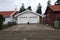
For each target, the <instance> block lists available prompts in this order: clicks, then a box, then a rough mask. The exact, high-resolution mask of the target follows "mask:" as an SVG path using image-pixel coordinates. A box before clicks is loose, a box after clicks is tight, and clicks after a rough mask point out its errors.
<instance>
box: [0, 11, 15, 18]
mask: <svg viewBox="0 0 60 40" xmlns="http://www.w3.org/2000/svg"><path fill="white" fill-rule="evenodd" d="M13 12H14V11H0V14H2V15H3V16H4V17H7V16H10V15H11V14H12V13H13Z"/></svg>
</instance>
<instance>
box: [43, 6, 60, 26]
mask: <svg viewBox="0 0 60 40" xmlns="http://www.w3.org/2000/svg"><path fill="white" fill-rule="evenodd" d="M44 15H45V17H43V23H45V24H49V25H53V24H54V21H60V5H50V6H48V7H47V9H46V12H45V14H44Z"/></svg>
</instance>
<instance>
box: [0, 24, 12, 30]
mask: <svg viewBox="0 0 60 40" xmlns="http://www.w3.org/2000/svg"><path fill="white" fill-rule="evenodd" d="M12 26H13V25H3V26H2V28H1V30H3V29H5V28H9V27H12Z"/></svg>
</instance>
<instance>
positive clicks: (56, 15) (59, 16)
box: [55, 13, 60, 21]
mask: <svg viewBox="0 0 60 40" xmlns="http://www.w3.org/2000/svg"><path fill="white" fill-rule="evenodd" d="M55 19H56V20H57V21H60V13H56V14H55Z"/></svg>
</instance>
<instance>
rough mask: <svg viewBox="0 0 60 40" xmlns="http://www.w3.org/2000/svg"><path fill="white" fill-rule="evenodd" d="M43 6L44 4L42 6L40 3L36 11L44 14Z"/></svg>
mask: <svg viewBox="0 0 60 40" xmlns="http://www.w3.org/2000/svg"><path fill="white" fill-rule="evenodd" d="M41 7H42V6H41V5H40V3H39V5H38V8H37V11H36V12H37V13H39V14H42V11H41Z"/></svg>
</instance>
